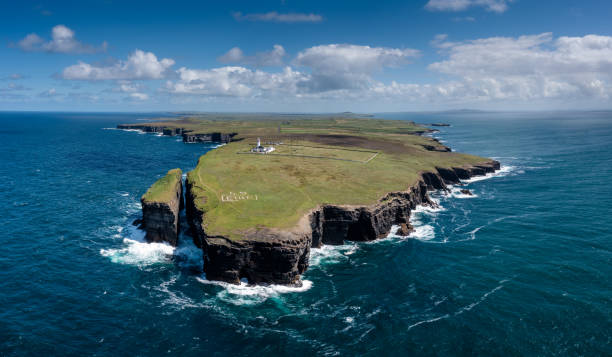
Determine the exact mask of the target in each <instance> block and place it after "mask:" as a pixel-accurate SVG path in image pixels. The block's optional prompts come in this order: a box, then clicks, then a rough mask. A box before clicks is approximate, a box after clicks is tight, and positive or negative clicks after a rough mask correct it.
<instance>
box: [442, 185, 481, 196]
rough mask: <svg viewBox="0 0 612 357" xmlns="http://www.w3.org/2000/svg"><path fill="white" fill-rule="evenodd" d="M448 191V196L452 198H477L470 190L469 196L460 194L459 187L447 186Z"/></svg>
mask: <svg viewBox="0 0 612 357" xmlns="http://www.w3.org/2000/svg"><path fill="white" fill-rule="evenodd" d="M449 189H450V192H449V196H451V197H453V198H459V199H464V198H476V197H478V195H477V194H475V193H473V192H472V191H471V190H470V192H472V194H471V195H469V194H465V193H463V192H461V190H462V188H461V187H457V186H449Z"/></svg>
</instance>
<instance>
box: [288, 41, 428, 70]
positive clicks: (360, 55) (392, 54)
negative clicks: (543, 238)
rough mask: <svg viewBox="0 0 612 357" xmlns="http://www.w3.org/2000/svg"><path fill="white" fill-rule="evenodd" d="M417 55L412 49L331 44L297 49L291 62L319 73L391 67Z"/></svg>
mask: <svg viewBox="0 0 612 357" xmlns="http://www.w3.org/2000/svg"><path fill="white" fill-rule="evenodd" d="M418 55H419V51H417V50H413V49H399V48H388V47H370V46H358V45H349V44H331V45H322V46H315V47H310V48H308V49H306V50H304V51H302V52H300V53H298V55H297V57H296V59H295V63H296V64H297V65H299V66H307V67H310V68H312V69H313V71H314V72H319V73H337V72H360V73H371V72H374V71H377V70H380V69H382V68H383V67H395V66H399V65H401V64H404V63H406V62H407V60H408V59H409V58H412V57H416V56H418Z"/></svg>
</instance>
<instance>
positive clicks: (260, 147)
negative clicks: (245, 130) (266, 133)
mask: <svg viewBox="0 0 612 357" xmlns="http://www.w3.org/2000/svg"><path fill="white" fill-rule="evenodd" d="M272 151H274V147H273V146H269V147H265V146H263V145H261V139H260V138H257V146H255V147H254V148H252V149H251V152H256V153H259V154H267V153H269V152H272Z"/></svg>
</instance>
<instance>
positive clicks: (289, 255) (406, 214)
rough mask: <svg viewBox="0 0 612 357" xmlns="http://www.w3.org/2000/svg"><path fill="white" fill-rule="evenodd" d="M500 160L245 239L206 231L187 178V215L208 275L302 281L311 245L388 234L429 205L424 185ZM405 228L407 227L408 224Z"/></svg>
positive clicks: (425, 178)
mask: <svg viewBox="0 0 612 357" xmlns="http://www.w3.org/2000/svg"><path fill="white" fill-rule="evenodd" d="M499 168H500V166H499V162H497V161H489V162H485V163H483V164H481V165H474V166H470V167H461V168H438V169H437V170H436V172H426V173H423V174H422V179H421V180H419V181H418V182H417V183H416V184H415V185H413V186H412V187H411V188H410V189H409V190H407V191H404V192H391V193H389V194H387V195H386V196H385V197H383V198H382V199H381V200H380V201H379V202H378V203H376V204H374V205H370V206H359V207H356V206H336V205H326V206H321V207H318V208H316V209H314V210H313V211H312V212H311V213H309V214H308V215H307V216H306V217H304V218H303V219H302V221H300V223H299V224H298V226H297V227H296V228H295V229H293V230H291V231H279V230H273V229H264V230H259V231H254V232H251V233H246V234H245V236H244V237H243V239H240V240H232V239H229V238H226V237H222V236H208V235H207V234H206V231H205V229H204V227H203V225H202V221H203V217H204V215H205V214H206V212H203V211H201V210H199V209H198V208H197V207H196V205H195V203H194V200H195V194H194V193H193V192H192V188H193V187H194V186H193V183H192V182H190V180H189V178H188V179H187V181H186V193H185V196H186V204H187V206H186V208H187V218H188V220H189V223H190V225H191V228H192V233H193V235H194V241H195V243H196V245H198V246H199V247H201V248H202V249H203V250H204V272H205V273H206V277H207V278H208V279H210V280H221V281H226V282H231V283H238V282H239V281H240V279H243V278H244V279H247V280H248V281H249V283H275V284H287V285H300V284H301V282H300V275H301V274H303V273H304V272H305V271H306V269H307V268H308V260H309V257H310V248H311V247H320V246H321V245H323V244H334V245H337V244H343V243H344V242H345V241H370V240H375V239H379V238H383V237H386V236H387V235H388V234H389V233H390V230H391V227H392V226H393V225H398V224H409V223H408V222H409V219H410V213H411V211H412V210H413V209H414V208H415V207H416V206H417V205H419V204H431V201H430V199H429V197H428V195H427V191H428V190H435V189H446V184H453V183H458V182H459V180H460V179H467V178H469V177H472V176H477V175H484V174H486V173H488V172H494V171H495V170H497V169H499ZM406 230H408V228H407V229H406Z"/></svg>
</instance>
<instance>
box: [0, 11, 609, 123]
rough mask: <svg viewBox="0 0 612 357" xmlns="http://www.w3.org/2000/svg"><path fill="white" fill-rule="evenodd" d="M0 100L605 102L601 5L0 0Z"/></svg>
mask: <svg viewBox="0 0 612 357" xmlns="http://www.w3.org/2000/svg"><path fill="white" fill-rule="evenodd" d="M0 10H1V11H0V21H1V22H2V24H3V25H2V27H1V28H0V40H1V42H2V45H1V46H0V64H1V65H0V110H70V111H73V110H74V111H83V110H90V111H157V110H171V111H175V110H199V111H295V112H330V111H345V110H350V111H358V112H379V111H412V110H447V109H461V108H474V109H500V110H507V109H519V110H522V109H525V110H529V109H610V105H609V103H610V96H611V95H612V37H610V36H612V25H610V22H609V16H610V14H612V2H610V1H584V2H576V1H566V0H557V1H532V0H414V1H368V2H366V1H361V2H360V1H292V0H285V1H257V2H255V1H197V2H196V1H193V2H186V1H178V0H177V1H111V0H106V1H81V2H62V1H47V2H45V1H35V2H29V1H22V2H19V3H17V2H8V1H3V2H2V5H0Z"/></svg>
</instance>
